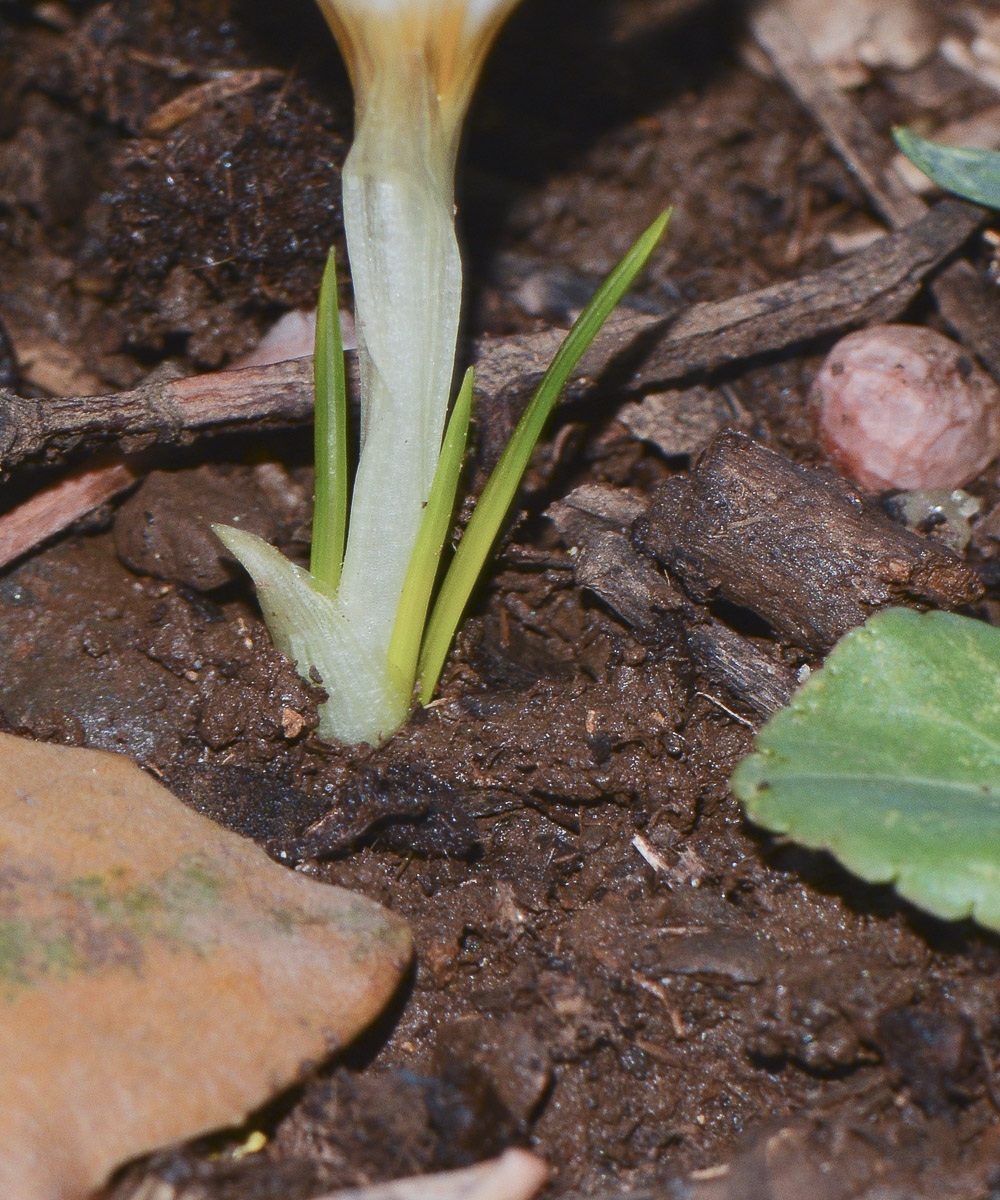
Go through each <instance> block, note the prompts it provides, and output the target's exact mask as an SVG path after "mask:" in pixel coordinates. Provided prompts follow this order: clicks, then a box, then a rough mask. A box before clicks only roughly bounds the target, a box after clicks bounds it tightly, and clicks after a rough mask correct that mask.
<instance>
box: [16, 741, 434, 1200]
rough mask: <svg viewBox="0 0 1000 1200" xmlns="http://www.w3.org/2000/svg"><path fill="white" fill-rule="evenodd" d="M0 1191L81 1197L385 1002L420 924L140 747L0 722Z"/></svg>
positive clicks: (267, 1088) (289, 1071)
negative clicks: (212, 806)
mask: <svg viewBox="0 0 1000 1200" xmlns="http://www.w3.org/2000/svg"><path fill="white" fill-rule="evenodd" d="M0 761H2V763H3V767H2V770H0V829H2V831H3V833H2V838H0V1015H2V1021H0V1146H2V1151H0V1196H4V1197H10V1198H11V1200H14V1198H15V1197H16V1200H83V1197H85V1196H87V1195H89V1194H90V1193H91V1192H92V1191H93V1189H95V1188H97V1187H98V1186H100V1185H101V1184H102V1183H103V1182H104V1181H105V1180H106V1178H107V1176H108V1174H109V1172H110V1171H111V1170H112V1169H113V1168H114V1167H116V1166H117V1165H119V1164H120V1163H122V1162H124V1161H126V1160H128V1159H130V1158H134V1157H136V1156H138V1155H141V1154H145V1153H147V1152H149V1151H151V1150H153V1149H156V1148H157V1147H161V1146H164V1145H167V1144H170V1143H172V1142H175V1141H178V1140H181V1139H186V1138H190V1137H193V1136H195V1135H197V1134H202V1133H206V1132H208V1131H209V1130H212V1129H216V1128H220V1127H225V1126H228V1125H233V1124H236V1123H239V1122H240V1121H242V1120H243V1119H244V1118H245V1117H246V1115H247V1113H248V1112H250V1111H251V1110H252V1109H254V1108H256V1107H258V1106H259V1105H260V1104H262V1103H263V1102H264V1101H265V1100H267V1099H268V1098H269V1097H270V1096H271V1095H273V1094H274V1092H276V1091H277V1090H279V1089H281V1088H283V1087H286V1086H287V1085H289V1084H291V1083H293V1082H295V1081H296V1080H298V1079H299V1078H301V1077H302V1076H303V1075H304V1074H305V1072H306V1071H307V1069H308V1067H309V1066H310V1065H311V1064H314V1063H316V1062H318V1061H321V1060H323V1059H324V1058H326V1057H327V1056H328V1055H329V1054H330V1053H332V1052H333V1051H335V1050H337V1049H338V1048H340V1047H342V1046H344V1045H345V1044H346V1043H347V1042H348V1041H350V1040H351V1039H352V1038H353V1037H354V1036H355V1035H356V1034H357V1033H358V1032H360V1030H361V1029H363V1028H364V1027H365V1026H366V1025H367V1024H368V1023H369V1022H371V1020H372V1019H373V1018H374V1017H375V1016H376V1015H377V1014H378V1012H379V1011H380V1009H381V1008H382V1006H383V1005H384V1004H385V1003H386V1001H387V1000H388V999H389V997H390V996H391V994H392V992H393V991H394V989H395V988H396V986H397V984H398V982H399V979H400V977H401V975H402V973H403V971H404V970H405V969H406V967H407V965H408V963H409V960H410V954H411V945H410V936H409V933H408V931H407V929H406V927H405V925H404V924H403V922H402V921H401V920H399V919H398V918H396V917H394V916H393V915H392V914H390V913H388V912H386V911H385V910H383V909H381V908H380V907H379V906H378V905H377V904H375V903H374V902H372V901H369V900H366V899H364V898H363V897H360V896H355V895H352V894H351V893H349V892H346V891H343V890H341V889H339V888H334V887H327V886H325V885H322V884H319V883H316V882H314V881H312V880H309V879H307V878H305V877H304V876H302V875H296V874H294V873H293V872H291V871H288V870H286V869H285V868H283V867H280V866H278V865H277V864H276V863H274V862H272V861H271V860H270V859H268V858H267V856H266V855H264V854H263V853H262V852H261V851H260V850H259V849H258V848H257V847H256V846H254V845H253V844H252V843H251V842H247V841H244V840H242V839H241V838H239V837H237V836H236V835H235V834H231V833H228V832H226V831H225V830H223V829H221V828H220V827H219V826H217V825H215V824H214V823H213V822H211V821H209V820H208V819H207V818H205V817H202V816H199V815H198V814H197V813H195V812H192V811H191V810H190V809H188V808H186V807H185V806H184V805H183V804H181V803H180V801H178V800H176V799H175V798H174V797H173V796H171V795H170V793H169V792H167V791H166V790H165V789H163V788H162V787H160V786H159V785H158V784H157V783H155V782H154V781H153V780H152V779H150V778H149V777H148V776H146V775H144V774H143V772H142V771H140V770H139V769H138V767H136V766H134V765H133V764H132V763H130V762H129V761H128V760H126V759H124V758H120V757H118V756H116V755H112V754H106V753H103V752H100V751H92V750H75V749H69V748H66V747H61V746H47V745H41V744H38V743H35V742H29V741H26V740H23V739H19V738H15V737H11V736H8V735H0Z"/></svg>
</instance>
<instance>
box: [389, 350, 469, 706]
mask: <svg viewBox="0 0 1000 1200" xmlns="http://www.w3.org/2000/svg"><path fill="white" fill-rule="evenodd" d="M474 387H475V376H474V373H473V369H472V367H470V368H469V369H468V370H467V371H466V372H465V378H464V379H463V380H462V386H461V388H460V389H459V392H458V396H457V397H456V398H455V406H454V408H453V409H452V413H451V417H450V418H449V420H448V427H447V429H446V430H445V434H444V441H443V442H442V444H441V457H440V458H439V459H438V465H437V470H436V471H435V472H434V482H433V484H432V485H431V492H430V495H429V496H428V498H427V507H426V508H425V509H424V518H423V520H422V521H421V523H420V533H419V534H418V536H417V542H416V545H415V546H414V547H413V555H412V556H411V558H410V566H409V569H408V571H407V573H406V580H405V581H404V583H403V591H402V595H401V596H400V598H399V608H398V610H397V612H396V624H395V626H394V627H393V631H392V639H391V641H390V642H389V655H388V657H389V662H390V663H391V664H392V665H393V667H394V668H395V670H396V671H398V672H399V675H400V677H402V678H406V679H409V680H410V681H411V683H413V682H415V681H416V674H417V659H418V656H419V653H420V643H421V640H422V637H423V632H424V625H425V624H426V621H427V609H428V607H429V605H430V600H431V593H432V592H433V590H434V581H435V580H436V579H437V574H438V568H439V566H440V564H441V554H442V551H443V550H444V543H445V539H446V538H447V537H448V529H449V526H450V525H451V516H452V513H453V512H454V509H455V495H456V493H457V492H458V480H459V477H460V475H461V474H462V460H463V458H464V457H465V447H466V443H467V442H468V439H469V422H470V420H471V418H472V397H473V392H474Z"/></svg>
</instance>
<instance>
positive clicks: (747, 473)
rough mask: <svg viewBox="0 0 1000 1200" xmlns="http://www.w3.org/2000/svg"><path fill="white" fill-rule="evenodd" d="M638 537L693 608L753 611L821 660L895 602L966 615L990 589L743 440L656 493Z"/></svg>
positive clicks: (865, 507) (718, 444) (850, 494)
mask: <svg viewBox="0 0 1000 1200" xmlns="http://www.w3.org/2000/svg"><path fill="white" fill-rule="evenodd" d="M633 539H634V544H635V545H636V547H637V548H638V549H640V550H642V551H643V552H644V553H647V554H650V555H652V557H653V558H655V559H656V560H657V561H658V562H659V563H661V564H662V565H663V566H664V567H666V569H667V570H668V571H669V573H670V575H671V577H672V578H674V579H675V580H676V581H677V582H678V583H680V584H681V585H682V586H683V588H684V590H685V592H686V593H687V594H688V595H689V596H690V597H691V599H692V600H694V601H695V602H697V603H699V604H712V603H713V602H716V601H719V600H725V601H728V602H730V603H732V604H736V605H739V606H741V607H743V608H747V609H750V610H751V611H752V612H754V613H756V614H757V615H758V616H760V617H761V618H763V619H764V620H765V621H766V622H767V623H768V624H769V625H770V626H771V627H772V628H773V629H774V630H775V632H776V633H777V634H778V636H779V637H781V638H782V639H784V640H786V641H788V642H791V643H792V644H793V645H796V646H800V647H802V648H803V649H805V650H806V651H809V652H812V653H822V652H823V651H825V650H827V649H829V647H830V646H832V645H833V643H834V642H835V641H836V640H837V638H839V637H840V636H841V635H842V634H844V633H846V632H847V631H848V629H852V628H853V627H854V626H855V625H860V624H861V623H862V622H863V621H865V620H866V619H867V618H868V617H870V616H872V614H873V613H875V612H877V611H878V610H879V609H881V608H885V607H887V606H888V605H891V604H904V603H916V604H926V605H928V606H931V607H938V608H956V607H960V606H962V605H965V604H969V603H971V602H972V601H974V600H975V599H976V598H977V597H978V596H979V595H980V594H981V592H982V586H981V584H980V582H979V580H978V578H977V576H976V575H975V573H974V572H973V571H971V570H970V569H969V568H968V567H967V566H966V565H965V564H964V563H963V562H962V561H961V559H959V558H957V557H956V556H955V555H954V554H952V553H951V551H949V550H945V549H944V548H943V547H940V546H938V545H935V544H934V543H932V542H929V541H927V540H925V539H924V538H921V537H920V536H919V535H917V534H914V533H911V532H910V531H909V530H906V529H903V528H901V527H900V526H898V525H895V524H893V522H892V521H890V520H889V518H888V517H886V516H884V515H883V514H882V513H880V512H879V511H878V510H877V509H875V508H874V507H873V506H872V505H871V504H870V503H869V502H867V501H865V500H864V499H863V498H862V496H861V495H860V494H859V493H857V492H854V491H853V490H852V489H851V488H850V487H849V486H848V485H847V484H845V483H843V482H841V481H839V480H836V479H834V478H832V477H825V476H824V475H822V474H820V473H819V472H817V471H813V470H809V469H808V468H806V467H801V466H798V465H796V464H795V463H792V462H789V461H788V459H786V458H783V457H782V456H781V455H780V454H776V453H775V452H774V451H772V450H768V449H766V448H765V447H764V446H761V445H758V444H757V443H756V442H753V441H751V440H750V439H749V438H747V437H745V436H743V435H742V434H739V433H733V432H725V433H721V434H720V435H719V436H718V437H717V438H716V439H715V440H714V441H713V442H712V444H711V445H710V446H709V448H708V450H707V451H706V453H705V455H704V457H703V458H702V459H701V460H700V461H699V463H698V464H697V466H696V467H695V469H694V471H693V472H692V474H691V476H690V477H689V478H677V479H671V480H669V481H668V482H667V483H666V484H664V485H663V487H661V488H660V489H659V490H658V491H657V493H656V494H655V496H654V501H653V504H652V506H651V508H650V510H649V512H648V513H647V514H646V516H644V517H640V518H639V520H638V521H637V522H636V523H635V525H634V527H633Z"/></svg>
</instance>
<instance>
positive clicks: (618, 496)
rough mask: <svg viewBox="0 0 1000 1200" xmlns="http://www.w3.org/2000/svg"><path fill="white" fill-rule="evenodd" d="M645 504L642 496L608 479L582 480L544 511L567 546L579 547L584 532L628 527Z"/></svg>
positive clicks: (621, 529) (639, 515)
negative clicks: (599, 481)
mask: <svg viewBox="0 0 1000 1200" xmlns="http://www.w3.org/2000/svg"><path fill="white" fill-rule="evenodd" d="M647 507H648V502H647V501H646V500H645V499H643V498H642V497H641V496H638V495H636V493H635V492H630V491H628V490H626V489H625V488H617V487H613V486H612V485H611V484H609V483H585V484H583V485H582V486H581V487H578V488H575V489H574V490H573V491H572V492H570V493H569V495H568V496H564V497H563V499H562V500H556V501H555V502H554V503H553V504H550V505H549V507H548V508H547V509H546V510H545V515H546V516H547V517H548V518H549V520H550V521H551V522H552V523H553V525H555V527H556V529H558V530H559V536H560V537H561V538H562V541H563V544H564V545H565V546H566V547H567V548H569V547H573V546H576V547H577V548H579V547H580V546H581V544H582V539H583V538H584V537H585V535H586V534H587V533H588V532H592V531H596V530H619V531H624V530H626V529H629V528H631V526H632V522H633V521H634V520H635V519H636V518H637V517H641V516H642V514H643V513H644V512H645V511H646V509H647Z"/></svg>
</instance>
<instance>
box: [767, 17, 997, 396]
mask: <svg viewBox="0 0 1000 1200" xmlns="http://www.w3.org/2000/svg"><path fill="white" fill-rule="evenodd" d="M750 28H751V31H752V32H753V35H754V38H755V39H756V41H757V44H758V45H759V46H760V48H761V49H762V50H763V51H764V53H765V54H766V55H767V56H768V58H769V59H770V60H771V62H772V64H773V65H774V68H775V70H776V71H777V72H778V74H779V75H780V76H781V78H782V80H783V81H784V82H785V84H786V86H787V87H788V88H789V90H790V91H791V92H792V93H793V94H794V95H795V96H796V97H797V98H798V100H799V101H800V102H801V103H802V105H803V107H804V108H806V109H807V110H808V111H809V112H810V113H811V115H812V117H813V119H814V120H815V121H816V123H817V125H819V127H820V128H821V129H822V130H823V132H824V133H825V134H826V137H827V140H828V141H829V142H830V145H831V146H832V147H833V148H834V150H836V152H837V153H838V154H839V155H840V157H841V159H842V160H843V162H844V163H845V165H846V166H847V168H848V169H849V170H850V171H851V173H852V174H853V175H854V176H855V177H856V179H857V180H858V182H859V183H860V184H861V186H862V188H864V190H865V192H866V194H867V195H868V198H869V200H870V201H871V202H872V204H873V205H874V207H875V208H876V209H877V210H878V211H879V212H880V213H881V214H882V216H883V217H884V218H885V219H886V220H887V221H888V223H889V224H890V225H891V226H892V227H893V228H895V229H901V228H903V227H904V226H908V225H910V224H911V222H913V221H917V220H919V219H920V218H921V217H922V216H923V215H924V214H926V212H927V205H926V203H925V202H924V201H923V200H921V199H920V198H919V197H918V196H915V195H913V193H912V192H910V191H909V189H908V188H907V187H906V185H905V183H904V182H903V179H902V177H901V176H900V175H899V174H898V173H897V172H896V170H895V168H894V167H893V166H892V165H891V155H890V153H889V148H888V145H887V144H886V142H885V141H884V139H883V138H882V136H881V135H880V134H878V133H877V132H876V130H875V129H873V128H872V126H871V125H870V124H869V122H868V121H867V119H866V118H865V116H864V115H863V114H862V113H861V112H860V111H859V110H858V108H857V106H856V105H855V104H854V103H853V101H851V100H850V99H848V97H847V96H845V95H844V94H843V92H841V91H839V90H838V88H837V86H836V84H835V83H834V82H833V80H832V78H831V77H830V75H829V73H828V72H827V71H826V69H825V68H824V67H823V66H822V64H821V63H819V62H818V61H817V60H816V58H815V57H814V56H813V54H812V51H811V50H810V49H809V45H808V43H807V42H806V40H805V38H804V36H803V34H802V31H801V30H800V29H799V27H798V26H797V25H796V24H795V23H794V22H793V21H792V20H791V19H790V18H789V17H788V16H787V15H786V14H785V12H784V11H783V10H782V9H781V8H779V7H778V5H777V4H774V3H771V4H766V5H764V6H763V7H762V8H760V9H758V10H757V11H756V12H755V13H754V14H753V16H752V17H751V18H750ZM930 290H931V293H932V295H933V296H934V299H935V302H936V303H937V306H938V311H939V312H940V314H941V316H942V317H943V318H944V320H945V321H946V322H947V323H948V325H949V326H950V327H951V329H952V331H953V332H954V333H955V335H956V336H957V337H958V338H959V340H960V341H961V342H962V343H963V345H965V346H966V347H967V348H968V349H969V350H971V351H972V352H973V353H974V354H976V355H978V357H979V358H980V359H981V360H982V362H983V364H984V366H985V367H986V368H987V369H988V370H989V371H990V373H991V374H992V375H993V376H994V378H996V379H997V380H1000V344H998V340H997V334H996V331H997V329H998V328H1000V297H998V296H997V294H996V291H995V289H994V288H992V287H990V286H989V285H988V284H987V283H986V282H985V281H984V280H983V279H982V278H981V276H980V273H979V272H978V271H976V269H975V268H974V267H973V266H972V265H971V264H970V263H967V262H956V263H952V264H951V265H950V266H949V267H947V268H946V269H945V270H944V271H942V272H941V274H940V276H939V277H938V278H937V279H936V280H934V281H933V282H932V283H931V286H930Z"/></svg>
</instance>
